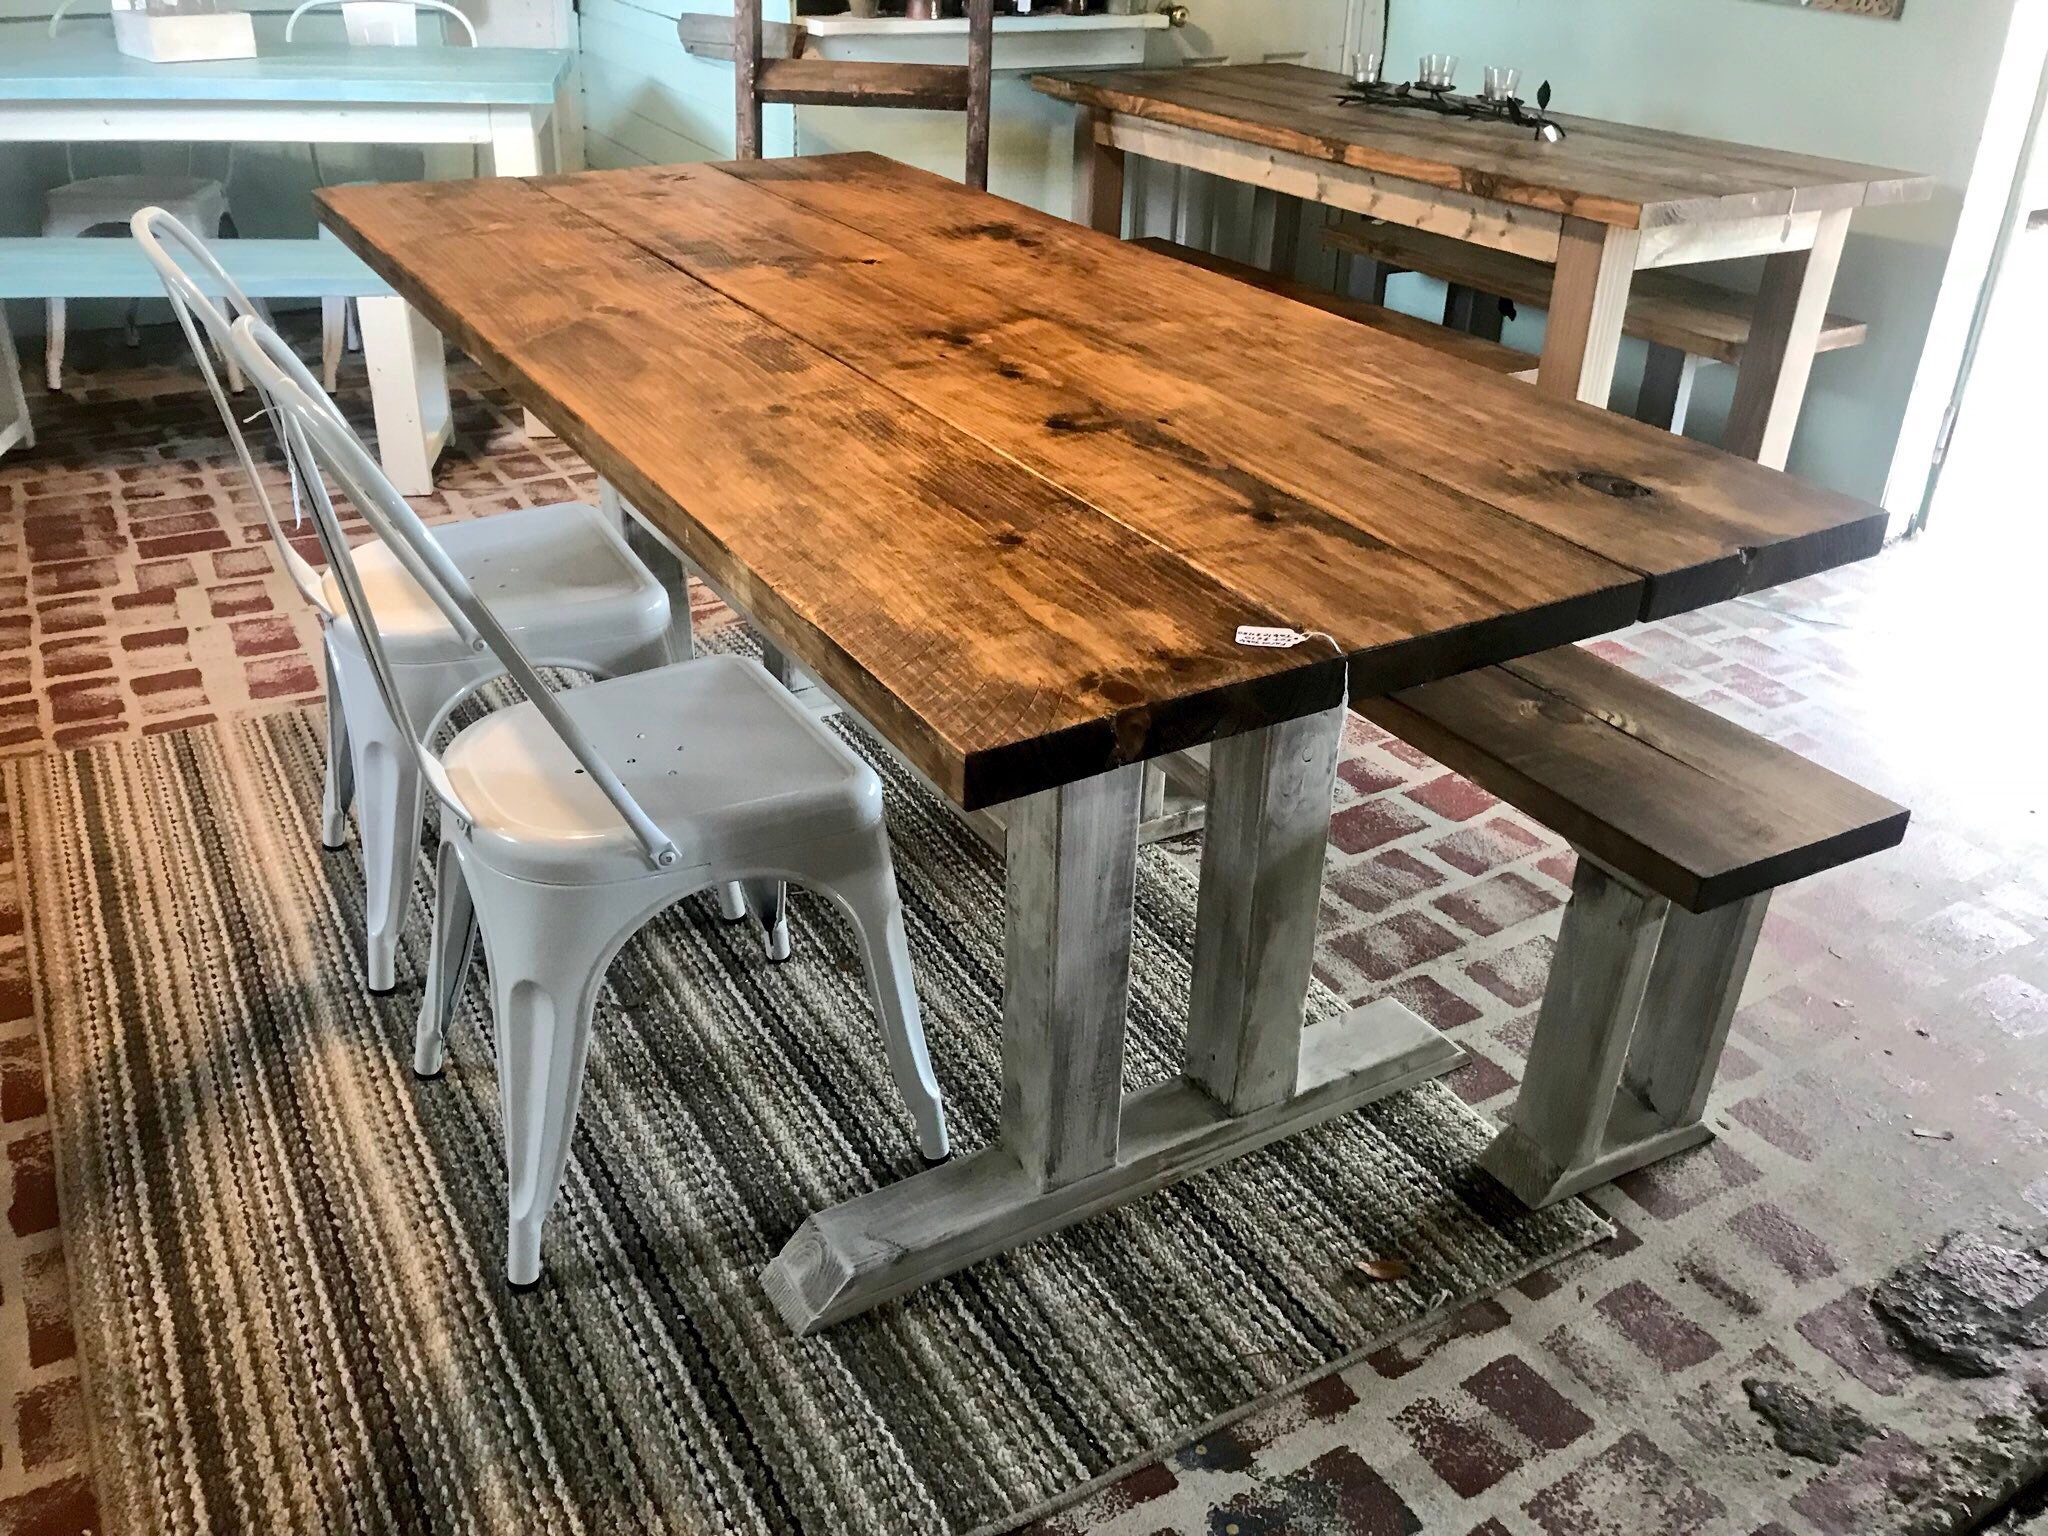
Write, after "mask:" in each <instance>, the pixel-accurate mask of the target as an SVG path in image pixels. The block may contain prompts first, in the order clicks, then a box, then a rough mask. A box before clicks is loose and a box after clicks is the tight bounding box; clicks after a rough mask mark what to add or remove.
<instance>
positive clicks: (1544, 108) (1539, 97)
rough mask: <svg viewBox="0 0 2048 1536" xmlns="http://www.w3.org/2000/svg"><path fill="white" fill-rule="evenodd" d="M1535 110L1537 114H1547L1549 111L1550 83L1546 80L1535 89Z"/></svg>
mask: <svg viewBox="0 0 2048 1536" xmlns="http://www.w3.org/2000/svg"><path fill="white" fill-rule="evenodd" d="M1536 110H1537V111H1538V112H1548V111H1549V110H1550V82H1549V81H1548V80H1546V81H1544V82H1543V83H1542V84H1541V85H1539V86H1537V87H1536Z"/></svg>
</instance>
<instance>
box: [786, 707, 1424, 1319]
mask: <svg viewBox="0 0 2048 1536" xmlns="http://www.w3.org/2000/svg"><path fill="white" fill-rule="evenodd" d="M1342 722H1343V712H1342V711H1341V710H1333V711H1330V712H1328V713H1326V714H1323V715H1321V716H1317V717H1315V718H1314V719H1311V720H1304V721H1293V722H1289V723H1286V724H1284V725H1280V726H1276V727H1273V728H1270V729H1269V730H1266V731H1263V732H1258V733H1255V734H1253V735H1251V736H1247V737H1243V738H1238V739H1236V740H1235V741H1234V742H1232V743H1226V744H1219V748H1218V750H1217V751H1216V753H1215V754H1214V755H1213V756H1212V758H1211V762H1210V781H1211V786H1212V788H1211V796H1210V802H1209V817H1210V830H1209V836H1210V838H1211V839H1212V840H1214V842H1213V844H1212V846H1214V847H1216V848H1217V850H1218V851H1215V852H1213V853H1212V851H1211V849H1210V848H1205V849H1204V853H1203V863H1202V896H1201V906H1200V912H1199V918H1198V931H1197V935H1196V940H1195V954H1196V960H1195V965H1196V974H1195V978H1194V996H1195V1002H1194V1005H1193V1006H1194V1010H1195V1014H1194V1018H1193V1019H1192V1020H1191V1028H1190V1043H1189V1057H1190V1060H1189V1070H1188V1073H1187V1075H1185V1076H1181V1077H1176V1078H1173V1079H1171V1080H1170V1081H1168V1082H1164V1083H1159V1084H1155V1085H1154V1086H1152V1087H1150V1088H1145V1089H1142V1090H1140V1091H1139V1092H1137V1093H1134V1094H1130V1095H1124V1094H1123V1093H1122V1090H1121V1083H1122V1069H1123V1039H1124V1014H1125V1003H1126V985H1127V982H1128V979H1129V969H1130V938H1131V899H1132V870H1133V861H1134V858H1135V854H1136V849H1137V830H1138V816H1139V812H1140V806H1141V800H1142V793H1143V775H1142V772H1141V770H1140V769H1139V768H1137V767H1131V768H1121V769H1117V770H1115V771H1114V772H1111V773H1109V774H1105V775H1103V776H1102V777H1100V778H1096V779H1091V780H1086V781H1084V782H1082V783H1080V784H1073V785H1069V786H1067V787H1066V788H1064V789H1058V790H1049V791H1047V792H1046V793H1044V794H1042V795H1036V796H1033V797H1031V798H1030V799H1029V800H1027V801H1023V802H1019V803H1018V804H1017V805H1016V806H1014V807H1012V814H1011V816H1010V827H1009V891H1008V899H1009V935H1008V946H1007V950H1006V954H1005V968H1006V991H1005V996H1004V1004H1003V1079H1004V1082H1003V1129H1002V1136H1001V1139H1000V1140H999V1141H998V1142H997V1143H996V1144H995V1145H994V1146H991V1147H988V1148H986V1149H984V1150H983V1151H980V1152H977V1153H975V1154H974V1155H973V1156H971V1157H956V1158H955V1159H954V1160H953V1161H952V1162H950V1163H948V1164H946V1165H945V1166H944V1167H941V1168H935V1169H932V1170H930V1171H929V1172H926V1173H921V1174H917V1175H915V1176H913V1177H911V1178H908V1179H903V1180H900V1181H899V1182H897V1183H894V1184H889V1185H886V1186H884V1187H883V1188H881V1189H878V1190H875V1191H874V1192H873V1193H871V1194H866V1195H861V1196H858V1197H856V1198H855V1199H852V1200H848V1201H844V1202H842V1203H841V1204H839V1205H836V1206H833V1207H832V1208H831V1209H830V1210H825V1211H820V1212H818V1213H817V1214H816V1215H814V1216H812V1217H811V1218H810V1219H809V1220H808V1221H806V1222H805V1223H804V1224H803V1226H802V1227H801V1228H799V1229H798V1231H797V1233H796V1235H795V1236H794V1237H792V1238H791V1239H790V1240H789V1243H788V1244H787V1245H786V1246H785V1247H784V1248H783V1250H782V1252H781V1253H780V1254H778V1255H777V1256H776V1258H775V1260H774V1262H773V1263H771V1264H770V1265H769V1266H768V1268H767V1270H766V1271H765V1272H764V1273H763V1275H762V1285H763V1287H764V1288H765V1289H766V1291H767V1292H768V1295H769V1298H770V1299H771V1300H772V1301H773V1302H774V1303H775V1306H776V1309H777V1310H778V1311H779V1312H780V1313H781V1314H782V1316H783V1319H784V1320H785V1321H786V1322H788V1324H789V1325H790V1327H792V1328H793V1329H795V1330H796V1331H797V1332H799V1333H811V1332H814V1331H816V1330H817V1329H819V1328H822V1327H825V1326H826V1325H828V1324H830V1323H834V1322H837V1321H839V1320H840V1319H842V1318H847V1317H852V1316H854V1315H856V1314H858V1313H861V1312H864V1311H866V1310H867V1309H868V1308H870V1307H872V1306H874V1305H876V1304H877V1303H878V1302H881V1301H885V1300H887V1299H888V1298H890V1297H892V1296H898V1295H901V1294H903V1293H904V1292H905V1291H910V1290H914V1289H916V1288H917V1287H918V1286H920V1285H923V1284H924V1283H925V1282H926V1281H929V1280H934V1279H937V1278H938V1277H939V1276H941V1275H946V1274H950V1273H951V1272H953V1271H954V1270H957V1269H961V1268H964V1267H965V1266H967V1265H969V1264H972V1263H974V1262H975V1261H976V1260H978V1259H983V1258H987V1257H988V1256H989V1255H991V1254H996V1253H1002V1252H1005V1251H1006V1250H1008V1249H1011V1248H1014V1247H1016V1246H1018V1245H1019V1244H1021V1243H1026V1242H1029V1241H1031V1240H1032V1239H1033V1238H1037V1237H1042V1236H1044V1235H1045V1234H1047V1233H1049V1232H1054V1231H1057V1230H1059V1229H1060V1228H1061V1227H1064V1226H1068V1225H1070V1224H1071V1223H1073V1222H1076V1221H1080V1220H1082V1219H1083V1218H1085V1217H1088V1216H1092V1215H1095V1214H1096V1213H1097V1212H1100V1211H1105V1210H1108V1209H1110V1208H1111V1207H1113V1206H1117V1205H1121V1204H1123V1203H1124V1202H1126V1201H1129V1200H1134V1199H1136V1198H1138V1197H1139V1196H1140V1195H1145V1194H1149V1193H1151V1192H1152V1191H1153V1190H1156V1189H1160V1188H1163V1187H1164V1186H1165V1185H1168V1184H1171V1183H1174V1182H1176V1181H1177V1180H1180V1179H1183V1178H1186V1177H1187V1176H1188V1175H1189V1174H1192V1173H1197V1172H1199V1171H1201V1170H1202V1169H1204V1168H1211V1167H1214V1166H1215V1165H1217V1164H1218V1163H1223V1162H1228V1161H1230V1160H1231V1159H1233V1158H1236V1157H1240V1156H1242V1155H1243V1154H1244V1153H1246V1152H1249V1151H1252V1150H1253V1149H1255V1148H1257V1147H1262V1146H1265V1145H1266V1144H1267V1143H1269V1142H1273V1141H1278V1140H1280V1139H1281V1138H1283V1137H1287V1136H1292V1135H1295V1134H1296V1133H1298V1132H1300V1131H1304V1130H1307V1129H1308V1128H1309V1127H1310V1126H1313V1125H1318V1124H1320V1123H1321V1122H1323V1121H1325V1120H1327V1119H1329V1118H1330V1117H1332V1116H1333V1115H1338V1114H1341V1113H1343V1112H1344V1111H1345V1110H1349V1109H1356V1108H1358V1107H1359V1106H1360V1105H1363V1104H1369V1103H1371V1102H1372V1101H1373V1100H1375V1099H1378V1098H1382V1097H1384V1096H1385V1095H1387V1094H1390V1093H1393V1092H1396V1091H1397V1090H1399V1089H1402V1088H1407V1087H1410V1086H1412V1085H1414V1084H1416V1083H1419V1082H1422V1081H1424V1080H1425V1079H1428V1078H1431V1077H1435V1076H1437V1075H1439V1074H1440V1073H1443V1072H1446V1071H1449V1070H1450V1069H1451V1068H1452V1067H1455V1066H1457V1065H1458V1064H1459V1063H1460V1062H1461V1061H1463V1060H1464V1052H1463V1051H1461V1050H1459V1049H1458V1047H1456V1046H1455V1045H1452V1044H1451V1043H1450V1042H1449V1041H1447V1040H1446V1039H1444V1037H1443V1036H1442V1035H1440V1034H1439V1033H1438V1032H1437V1031H1435V1030H1434V1029H1431V1028H1430V1027H1429V1025H1427V1024H1425V1023H1424V1022H1423V1021H1422V1020H1421V1019H1419V1018H1417V1017H1416V1016H1415V1015H1414V1014H1413V1013H1410V1012H1409V1011H1408V1010H1407V1009H1406V1008H1403V1007H1402V1006H1401V1005H1400V1004H1398V1003H1394V1002H1391V1001H1382V1002H1378V1003H1372V1004H1368V1005H1367V1006H1366V1007H1364V1008H1360V1009H1355V1010H1353V1011H1352V1012H1351V1013H1348V1014H1346V1015H1344V1016H1343V1017H1341V1018H1337V1019H1332V1020H1330V1021H1328V1022H1326V1023H1321V1024H1317V1025H1315V1026H1314V1027H1312V1028H1307V1029H1304V1028H1303V1026H1302V1002H1303V996H1304V993H1305V990H1306V987H1307V984H1308V972H1309V958H1310V954H1311V951H1312V948H1313V944H1314V936H1315V913H1316V908H1317V905H1318V903H1319V900H1320V895H1321V890H1322V859H1323V843H1324V839H1325V837H1326V836H1327V828H1328V825H1329V815H1330V782H1331V775H1332V774H1333V773H1334V770H1335V763H1336V755H1337V741H1338V738H1339V735H1340V733H1341V731H1342V728H1343V726H1342ZM1318 786H1320V797H1318V795H1317V789H1318Z"/></svg>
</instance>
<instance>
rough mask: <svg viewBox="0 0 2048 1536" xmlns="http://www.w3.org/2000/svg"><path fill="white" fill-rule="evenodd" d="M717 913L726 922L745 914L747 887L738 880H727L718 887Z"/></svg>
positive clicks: (738, 918)
mask: <svg viewBox="0 0 2048 1536" xmlns="http://www.w3.org/2000/svg"><path fill="white" fill-rule="evenodd" d="M718 915H719V916H720V917H722V918H724V919H725V920H726V921H727V922H728V923H736V922H738V921H740V919H742V918H744V917H745V916H746V915H747V888H746V887H745V886H744V885H742V884H740V882H739V881H737V880H728V881H726V882H725V884H723V885H721V886H720V887H719V888H718Z"/></svg>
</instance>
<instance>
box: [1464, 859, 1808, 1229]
mask: <svg viewBox="0 0 2048 1536" xmlns="http://www.w3.org/2000/svg"><path fill="white" fill-rule="evenodd" d="M1768 900H1769V897H1768V896H1767V895H1764V896H1754V897H1751V898H1750V899H1749V900H1747V901H1742V902H1736V903H1734V904H1732V905H1730V906H1727V907H1723V908H1721V909H1719V910H1718V911H1714V912H1709V913H1706V914H1704V915H1698V916H1696V915H1694V914H1692V913H1690V912H1686V911H1683V910H1680V909H1676V908H1673V907H1672V906H1671V905H1670V903H1669V902H1667V901H1665V899H1664V898H1663V897H1661V896H1653V895H1650V894H1649V893H1647V892H1644V891H1641V890H1638V889H1636V888H1634V887H1633V886H1631V885H1629V884H1627V883H1626V882H1624V881H1622V880H1620V879H1618V878H1616V877H1615V876H1613V875H1611V874H1609V873H1608V872H1607V871H1606V870H1604V869H1602V868H1601V867H1600V866H1599V865H1598V864H1596V863H1594V862H1593V860H1591V859H1589V858H1587V857H1586V856H1585V855H1584V854H1581V855H1580V858H1579V867H1578V871H1577V873H1576V874H1575V875H1574V876H1573V879H1572V900H1571V905H1570V906H1569V907H1567V908H1566V909H1565V916H1564V926H1563V928H1562V929H1561V930H1560V932H1559V934H1558V945H1557V955H1556V958H1555V960H1554V961H1553V962H1552V967H1551V973H1550V984H1549V986H1548V987H1547V988H1546V989H1545V991H1544V994H1543V1007H1542V1010H1541V1012H1540V1013H1538V1015H1537V1019H1536V1038H1535V1041H1534V1043H1533V1045H1532V1046H1531V1048H1530V1051H1529V1065H1528V1070H1527V1071H1526V1072H1525V1073H1524V1074H1523V1077H1522V1091H1521V1094H1520V1095H1519V1097H1517V1099H1516V1100H1515V1107H1514V1109H1513V1110H1512V1111H1511V1112H1510V1113H1509V1117H1508V1125H1507V1128H1506V1129H1505V1130H1503V1131H1502V1132H1501V1133H1500V1135H1499V1136H1498V1137H1496V1138H1495V1139H1494V1142H1493V1145H1491V1146H1490V1147H1488V1148H1487V1149H1486V1153H1485V1156H1484V1157H1483V1158H1482V1159H1481V1166H1483V1167H1484V1168H1485V1169H1486V1171H1487V1172H1488V1173H1490V1174H1492V1175H1493V1176H1494V1177H1495V1178H1496V1179H1498V1180H1500V1182H1501V1183H1502V1184H1505V1185H1506V1186H1507V1187H1508V1188H1509V1189H1510V1190H1512V1191H1513V1192H1514V1193H1515V1194H1516V1196H1518V1197H1519V1198H1520V1199H1521V1201H1522V1202H1523V1203H1524V1204H1525V1205H1529V1206H1545V1205H1549V1204H1551V1203H1553V1202H1554V1201H1558V1200H1562V1199H1563V1198H1564V1197H1565V1196H1567V1195H1574V1194H1577V1193H1579V1192H1580V1191H1581V1190H1585V1189H1590V1188H1592V1187H1593V1186H1594V1185H1596V1184H1605V1183H1607V1182H1608V1181H1610V1180H1612V1179H1614V1178H1617V1177H1619V1176H1620V1175H1621V1174H1624V1173H1627V1172H1629V1171H1630V1170H1631V1169H1635V1168H1641V1167H1643V1166H1644V1165H1645V1164H1648V1163H1653V1162H1656V1161H1658V1160H1659V1159H1660V1158H1665V1157H1669V1156H1670V1155H1671V1154H1673V1153H1674V1152H1681V1151H1683V1150H1685V1149H1686V1148H1687V1147H1691V1146H1697V1145H1698V1144H1699V1143H1700V1142H1703V1141H1705V1140H1707V1139H1708V1138H1709V1136H1710V1134H1711V1133H1710V1132H1709V1131H1708V1130H1707V1127H1706V1125H1705V1123H1704V1121H1703V1119H1702V1116H1703V1115H1704V1113H1705V1110H1706V1101H1707V1093H1708V1090H1709V1089H1710V1088H1711V1087H1712V1086H1713V1080H1714V1071H1715V1068H1716V1067H1718V1066H1719V1065H1720V1060H1721V1047H1722V1045H1723V1043H1724V1042H1725V1041H1726V1040H1727V1037H1728V1024H1729V1021H1730V1020H1731V1019H1732V1018H1733V1017H1734V1015H1735V1005H1736V1001H1737V999H1738V998H1739V997H1740V996H1741V992H1742V980H1743V977H1744V975H1745V974H1746V973H1747V971H1748V969H1749V961H1750V957H1751V955H1752V954H1753V953H1754V951H1755V948H1756V937H1757V931H1758V929H1759V928H1760V927H1761V926H1762V923H1763V914H1764V906H1765V904H1766V902H1767V901H1768Z"/></svg>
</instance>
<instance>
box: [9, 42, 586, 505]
mask: <svg viewBox="0 0 2048 1536" xmlns="http://www.w3.org/2000/svg"><path fill="white" fill-rule="evenodd" d="M569 65H570V55H569V54H567V53H565V52H562V51H560V50H557V49H549V48H467V47H436V46H420V47H406V48H373V47H349V46H347V45H340V46H332V45H330V46H314V45H305V46H301V45H295V44H268V45H266V46H265V47H264V50H263V52H261V53H260V54H259V55H258V56H257V57H255V58H253V59H223V60H212V61H208V62H204V63H194V64H151V63H148V62H147V61H145V60H142V59H131V58H129V57H128V56H127V55H125V54H123V53H122V52H121V51H120V50H119V49H117V48H116V47H115V46H114V39H113V35H112V33H111V32H110V31H109V30H108V29H107V26H106V22H105V19H104V18H100V19H99V21H98V23H97V25H95V24H94V23H93V21H92V19H91V18H88V17H80V18H79V19H78V20H77V22H75V23H74V24H73V27H72V29H70V30H67V31H65V32H63V33H60V34H59V35H58V36H56V37H51V36H49V35H48V34H47V33H46V32H45V31H44V29H43V27H42V25H41V23H39V22H38V23H4V24H0V144H7V143H84V142H87V141H113V142H117V143H135V142H140V141H144V140H157V141H168V142H172V143H194V142H198V141H201V140H210V141H214V142H229V143H260V142H265V141H269V142H280V143H288V144H307V143H321V144H483V145H488V146H489V147H490V151H491V167H492V169H493V170H494V171H495V172H496V173H497V174H498V175H500V176H535V175H538V174H539V173H540V171H541V169H542V162H543V160H547V161H551V162H553V163H554V164H555V165H559V164H560V146H559V145H558V144H557V143H555V140H554V134H555V125H556V121H557V119H556V114H555V99H556V94H557V93H558V92H559V91H560V90H562V89H563V88H564V86H565V83H566V81H567V79H568V73H569ZM544 144H545V145H546V148H545V150H544V149H543V145H544ZM294 243H296V242H294ZM307 244H308V245H310V242H307ZM252 255H253V253H252ZM11 265H12V266H14V267H15V268H16V269H17V270H18V271H20V272H25V271H26V270H27V268H28V266H29V263H27V262H25V261H22V260H17V261H15V262H13V263H11ZM53 281H54V282H55V283H56V285H57V287H56V290H55V291H53V292H52V293H51V296H57V294H58V293H62V294H63V295H64V296H82V295H84V294H85V293H86V292H87V291H88V290H87V289H85V288H78V287H75V286H71V285H70V283H71V280H70V279H69V278H64V279H55V280H53ZM16 286H19V284H17V285H16ZM45 286H46V288H47V287H48V285H47V284H46V285H45ZM286 289H288V290H289V291H290V292H292V293H293V294H294V295H295V296H297V295H301V294H303V296H307V297H312V296H315V294H314V288H313V287H312V286H307V287H305V288H303V289H300V288H293V287H292V286H291V285H290V284H289V283H288V282H287V283H286ZM371 308H373V309H374V310H375V312H376V313H375V319H376V322H377V325H378V327H379V328H380V335H381V334H382V333H383V332H384V331H388V332H389V334H388V336H385V337H384V340H385V342H386V345H383V346H380V347H379V348H378V349H377V350H378V351H379V353H380V358H381V359H384V360H386V361H385V366H382V367H373V368H372V369H371V398H372V403H373V404H374V405H375V407H376V411H377V421H378V437H379V440H380V443H381V444H382V446H383V450H384V461H385V467H386V468H387V469H388V470H390V471H391V474H392V478H393V479H394V480H395V481H396V482H398V484H399V486H400V488H401V489H402V490H404V491H405V492H406V493H407V494H408V495H424V494H426V493H427V492H429V491H431V490H432V489H433V462H434V458H435V456H436V455H437V454H438V452H439V450H440V447H441V445H442V443H444V442H445V441H446V437H447V433H446V429H445V423H444V424H443V425H442V426H441V428H440V429H439V430H438V431H437V430H436V428H435V426H434V424H433V422H432V420H431V418H432V417H433V416H434V414H435V410H434V407H435V402H437V401H440V402H445V400H446V385H445V383H444V382H442V380H441V368H442V361H441V339H440V337H439V336H438V335H436V334H434V332H433V331H432V330H431V329H430V328H429V327H428V326H427V325H426V323H425V322H424V321H423V320H421V319H420V318H419V316H417V315H416V314H411V313H409V312H407V310H406V307H405V305H404V304H403V302H402V301H400V300H398V299H395V298H394V299H390V300H388V301H379V302H377V303H376V304H374V305H373V306H371ZM371 308H366V309H365V311H364V320H365V338H364V339H365V342H366V344H367V343H368V342H369V340H370V337H369V334H368V330H369V322H370V320H371V318H372V315H371ZM387 308H388V309H391V310H394V311H396V313H395V314H391V315H386V314H385V313H384V311H385V310H386V309H387ZM0 370H5V371H6V372H7V373H8V376H9V379H11V380H12V382H13V387H12V388H10V387H8V379H0V452H5V451H6V449H7V448H8V447H10V446H12V445H16V444H20V445H27V444H31V443H33V442H34V437H33V434H32V431H31V429H30V426H29V422H28V403H27V401H26V399H25V398H24V397H23V396H22V394H21V392H20V388H19V383H20V371H19V366H18V360H17V359H16V358H15V357H14V352H13V344H12V341H11V339H10V338H9V337H8V335H7V326H6V319H5V316H4V315H0ZM441 414H442V415H443V416H445V408H444V409H443V410H442V412H441Z"/></svg>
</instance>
